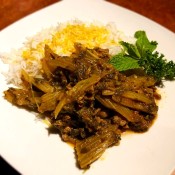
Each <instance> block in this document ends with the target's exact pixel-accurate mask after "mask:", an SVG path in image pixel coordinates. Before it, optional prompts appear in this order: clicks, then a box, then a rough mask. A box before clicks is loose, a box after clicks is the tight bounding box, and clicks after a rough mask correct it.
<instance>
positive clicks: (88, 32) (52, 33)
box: [0, 20, 133, 86]
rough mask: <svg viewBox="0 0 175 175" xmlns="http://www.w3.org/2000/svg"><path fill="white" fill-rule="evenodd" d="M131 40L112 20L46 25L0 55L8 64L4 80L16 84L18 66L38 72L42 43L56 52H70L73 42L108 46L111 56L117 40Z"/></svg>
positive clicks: (88, 46) (114, 52)
mask: <svg viewBox="0 0 175 175" xmlns="http://www.w3.org/2000/svg"><path fill="white" fill-rule="evenodd" d="M121 40H123V41H127V42H133V38H129V37H126V36H125V35H124V34H123V33H122V32H121V31H119V30H117V28H116V27H115V25H114V24H113V23H108V24H106V25H104V24H101V23H99V22H92V23H84V22H82V21H79V20H73V21H69V22H65V23H60V24H58V25H57V26H56V27H50V28H47V29H43V30H41V31H40V32H38V33H37V34H36V35H35V36H32V37H30V38H28V40H27V42H25V43H24V46H23V47H22V48H20V49H19V50H15V51H13V52H11V53H10V54H2V55H0V58H1V59H2V60H3V62H4V63H6V64H8V65H9V71H8V73H6V78H7V82H8V83H12V84H14V85H16V86H20V83H21V78H20V72H21V69H24V70H25V71H26V72H27V73H29V75H31V76H40V75H41V73H40V72H41V63H40V59H42V58H43V57H44V46H45V44H47V45H48V46H49V47H50V48H51V49H52V50H53V51H54V52H55V53H56V54H58V55H62V56H63V55H67V56H69V55H71V53H72V52H74V51H75V49H74V43H81V44H83V45H84V46H85V47H87V48H90V49H92V48H94V47H100V48H104V49H106V48H107V49H109V53H110V54H111V55H114V54H117V53H118V52H120V50H121V48H120V45H119V41H121Z"/></svg>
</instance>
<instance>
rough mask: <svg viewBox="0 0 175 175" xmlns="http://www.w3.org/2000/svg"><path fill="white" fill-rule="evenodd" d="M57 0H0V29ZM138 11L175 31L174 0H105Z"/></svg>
mask: <svg viewBox="0 0 175 175" xmlns="http://www.w3.org/2000/svg"><path fill="white" fill-rule="evenodd" d="M58 1H59V0H1V5H0V30H1V29H3V28H5V27H6V26H8V25H9V24H12V23H13V22H15V21H16V20H18V19H20V18H22V17H24V16H26V15H28V14H31V13H32V12H35V11H37V10H39V9H41V8H43V7H46V6H48V5H50V4H53V3H55V2H58ZM107 1H109V2H112V3H114V4H118V5H120V6H123V7H126V8H128V9H131V10H133V11H135V12H137V13H140V14H142V15H144V16H146V17H148V18H150V19H152V20H154V21H156V22H157V23H159V24H161V25H163V26H164V27H166V28H168V29H169V30H171V31H173V32H175V0H107Z"/></svg>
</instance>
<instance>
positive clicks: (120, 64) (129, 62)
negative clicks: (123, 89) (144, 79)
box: [110, 54, 140, 71]
mask: <svg viewBox="0 0 175 175" xmlns="http://www.w3.org/2000/svg"><path fill="white" fill-rule="evenodd" d="M110 63H111V64H112V65H113V66H114V67H115V68H116V69H117V70H118V71H125V70H129V69H136V68H140V66H139V64H138V62H137V60H135V59H133V58H131V57H129V56H126V55H123V54H118V55H115V56H114V57H112V59H111V60H110Z"/></svg>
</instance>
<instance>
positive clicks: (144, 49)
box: [110, 31, 175, 82]
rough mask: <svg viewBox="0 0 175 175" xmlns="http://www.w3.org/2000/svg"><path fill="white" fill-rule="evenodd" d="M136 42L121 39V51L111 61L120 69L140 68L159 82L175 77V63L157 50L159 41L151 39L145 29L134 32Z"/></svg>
mask: <svg viewBox="0 0 175 175" xmlns="http://www.w3.org/2000/svg"><path fill="white" fill-rule="evenodd" d="M134 37H135V38H136V42H135V44H131V43H128V42H124V41H121V42H120V44H121V46H122V47H123V50H122V51H121V53H119V54H117V55H115V56H113V57H112V58H111V60H110V63H111V64H112V65H113V66H114V67H115V68H116V69H117V70H119V71H126V70H129V69H136V68H140V69H143V70H144V71H145V73H146V74H147V75H150V76H153V77H154V78H155V79H156V80H157V81H158V82H160V81H161V80H163V79H166V80H174V79H175V63H174V62H173V61H167V59H166V58H165V57H164V55H163V54H160V53H158V52H157V51H155V50H156V48H157V45H158V43H157V42H156V41H149V39H148V37H147V35H146V32H145V31H137V32H135V34H134Z"/></svg>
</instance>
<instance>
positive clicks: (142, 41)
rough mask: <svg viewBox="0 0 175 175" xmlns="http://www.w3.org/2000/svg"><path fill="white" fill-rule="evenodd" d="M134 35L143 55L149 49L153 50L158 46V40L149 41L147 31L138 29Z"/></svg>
mask: <svg viewBox="0 0 175 175" xmlns="http://www.w3.org/2000/svg"><path fill="white" fill-rule="evenodd" d="M134 37H135V38H137V41H136V44H135V45H136V47H137V49H138V50H139V53H140V54H141V56H144V55H145V54H146V52H147V51H150V52H153V51H154V50H155V49H156V47H157V44H158V43H157V42H156V41H149V40H148V38H147V36H146V33H145V31H137V32H136V33H135V34H134Z"/></svg>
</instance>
